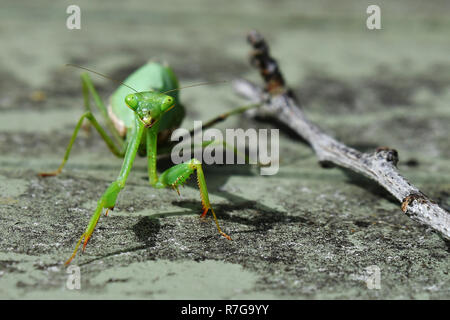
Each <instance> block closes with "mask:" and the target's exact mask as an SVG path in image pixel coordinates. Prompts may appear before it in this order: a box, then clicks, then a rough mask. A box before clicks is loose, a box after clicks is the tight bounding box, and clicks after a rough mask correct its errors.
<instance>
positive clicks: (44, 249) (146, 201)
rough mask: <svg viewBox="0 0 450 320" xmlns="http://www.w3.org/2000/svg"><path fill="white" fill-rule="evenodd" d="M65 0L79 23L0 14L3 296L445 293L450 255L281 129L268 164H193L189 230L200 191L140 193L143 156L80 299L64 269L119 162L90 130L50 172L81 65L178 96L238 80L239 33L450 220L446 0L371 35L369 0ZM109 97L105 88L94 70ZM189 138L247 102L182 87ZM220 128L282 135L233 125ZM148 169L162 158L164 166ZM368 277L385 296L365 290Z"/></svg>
mask: <svg viewBox="0 0 450 320" xmlns="http://www.w3.org/2000/svg"><path fill="white" fill-rule="evenodd" d="M177 2H178V3H173V2H172V1H171V2H169V3H167V4H162V3H161V2H160V1H155V2H153V3H150V4H148V2H147V1H142V2H141V1H127V5H126V6H124V4H123V2H122V1H110V2H108V4H107V5H102V6H101V7H97V6H95V5H94V4H93V3H91V2H89V1H78V4H79V5H80V7H81V10H82V29H81V30H78V31H77V30H67V29H66V27H65V19H66V17H67V14H66V13H65V11H66V7H67V6H68V5H69V4H70V3H69V2H67V3H66V2H64V1H63V2H58V4H55V3H54V2H53V1H39V2H32V3H31V2H28V3H27V5H25V4H22V3H20V2H17V1H12V0H6V1H5V4H4V6H5V7H6V8H7V9H8V10H2V11H0V18H1V19H0V34H1V38H2V46H1V47H0V92H1V95H0V298H6V299H11V298H20V299H23V298H25V299H28V298H38V299H47V298H49V299H50V298H56V299H73V298H87V299H88V298H94V299H98V298H125V299H128V298H137V299H142V298H143V299H183V298H184V299H186V298H193V299H197V298H198V299H205V298H206V299H223V298H225V299H260V298H261V299H321V298H331V299H334V298H340V299H342V298H350V299H422V298H425V299H428V298H432V299H449V298H450V276H449V266H450V261H449V243H448V242H446V241H445V240H443V239H442V238H441V237H440V236H439V235H437V234H435V233H434V232H432V231H430V230H429V229H427V228H425V227H423V226H420V225H418V224H417V223H415V222H413V221H411V220H410V219H408V218H407V217H406V216H405V215H404V214H403V213H402V212H401V210H400V204H399V203H397V202H396V201H395V200H394V199H392V197H390V196H389V195H388V194H387V193H386V192H385V191H384V190H383V189H382V188H380V187H378V186H377V185H376V184H374V183H372V182H371V181H368V180H366V179H364V178H362V177H360V176H357V175H355V174H353V173H351V172H348V171H344V170H341V169H337V168H335V169H322V168H321V167H320V166H319V165H318V163H317V159H316V158H315V156H314V153H313V152H312V150H311V149H310V148H309V147H308V146H307V145H305V144H304V143H302V141H301V140H299V139H298V138H295V137H294V136H293V135H292V134H291V133H290V132H287V131H285V130H284V129H283V128H282V131H281V137H280V170H279V172H278V174H277V175H274V176H261V175H259V170H258V168H257V167H252V166H243V165H222V166H220V165H216V166H209V167H207V168H206V170H205V174H206V178H207V183H208V188H209V189H210V198H211V201H212V203H213V205H214V207H215V211H216V213H217V214H218V217H219V220H220V222H221V224H222V227H223V228H224V229H225V231H226V232H227V233H229V234H230V235H231V236H232V237H233V241H227V240H226V239H224V238H221V237H220V236H219V235H218V234H217V232H216V229H215V226H214V223H213V221H212V220H211V219H210V220H207V221H206V223H203V222H202V221H200V219H199V217H198V216H199V213H200V211H201V205H200V201H199V194H198V190H197V189H196V186H195V182H194V181H191V183H189V184H188V186H186V187H185V188H183V189H181V197H178V196H177V194H176V192H174V191H172V190H155V189H152V188H151V187H149V185H148V182H147V176H146V161H145V159H142V158H140V159H137V160H136V162H135V165H134V168H133V170H132V173H131V174H130V178H129V180H128V182H127V186H126V188H125V189H124V191H123V192H122V193H121V194H120V196H119V199H118V204H117V207H116V209H115V210H114V212H112V213H110V215H109V216H108V217H106V218H105V217H102V218H101V219H100V222H99V224H98V227H97V229H96V231H95V233H94V236H93V237H92V239H91V241H90V243H89V244H88V247H87V250H86V252H85V253H84V254H80V255H78V256H77V257H76V259H75V260H74V261H73V265H77V266H79V267H80V272H81V289H80V290H69V289H67V287H66V281H67V278H68V274H67V273H66V269H65V268H64V266H63V261H65V259H67V258H68V257H69V256H70V254H71V252H72V250H73V248H74V245H75V242H76V240H77V239H78V237H79V236H80V235H81V233H82V232H83V230H84V228H85V226H86V225H87V223H88V221H89V218H90V216H91V214H92V212H93V210H94V208H95V205H96V202H97V200H98V198H99V197H100V195H101V193H102V192H103V191H104V189H105V188H106V187H107V185H108V184H109V183H110V182H111V181H112V180H113V179H114V178H115V177H116V176H117V174H118V172H119V169H120V165H121V160H120V159H118V158H115V157H114V156H113V155H112V154H110V153H109V151H108V149H107V148H106V147H105V145H104V143H103V141H102V140H101V139H100V138H99V137H98V135H97V134H96V133H95V132H94V131H92V133H91V135H86V134H84V133H82V134H81V135H80V137H79V138H78V140H77V141H76V143H75V146H74V149H73V153H72V156H71V157H70V160H69V162H68V164H67V167H66V169H65V170H64V172H63V173H62V174H61V175H60V176H58V177H55V178H46V179H43V178H39V177H37V173H38V172H39V171H42V170H51V169H55V168H56V167H57V166H58V165H59V163H60V161H61V159H62V156H63V154H64V150H65V147H66V145H67V143H68V141H69V139H70V136H71V134H72V130H73V128H74V126H75V123H76V121H77V119H78V117H79V116H80V115H81V113H82V111H83V108H82V94H81V84H80V81H79V73H80V72H79V70H76V69H71V68H66V67H64V64H66V63H76V64H80V65H83V66H87V67H90V68H93V69H95V70H99V71H101V72H104V73H107V74H109V75H112V76H113V77H115V78H119V79H123V78H124V77H125V76H126V75H127V74H128V73H129V72H131V71H132V70H133V69H135V68H136V67H138V66H139V65H140V64H142V63H144V62H145V61H146V60H148V59H150V58H153V59H158V60H160V61H167V62H169V63H170V64H171V65H172V66H173V67H174V69H175V71H176V73H177V74H178V75H179V78H180V81H181V84H182V85H189V84H193V83H197V82H202V81H212V80H231V79H233V78H235V77H245V78H248V79H253V80H255V81H259V78H258V75H257V74H256V72H255V71H254V70H252V69H251V68H250V66H249V65H248V61H247V52H248V50H249V48H248V46H247V45H246V43H245V34H246V32H247V31H248V30H250V29H253V28H255V29H258V30H259V31H260V32H261V33H262V34H263V35H265V36H266V38H267V39H268V41H269V43H270V44H271V48H272V52H273V55H274V56H275V57H277V58H278V60H279V62H280V64H281V66H282V68H283V70H284V71H285V75H286V78H287V81H288V83H289V84H290V85H291V86H292V87H293V88H294V90H295V91H296V92H297V94H298V95H299V96H300V97H301V101H302V102H303V104H304V107H305V110H306V113H307V115H308V116H309V117H310V118H311V119H312V120H313V121H315V122H316V123H318V124H319V125H320V126H321V127H322V128H324V129H325V130H327V131H328V132H330V133H331V134H333V135H334V136H335V137H337V138H338V139H339V140H341V141H343V142H345V143H346V144H348V145H350V146H353V147H356V148H358V149H359V150H370V149H374V148H376V147H378V146H389V147H392V148H395V149H397V150H398V151H399V155H400V162H399V165H398V166H399V168H400V170H401V172H402V174H404V175H405V176H406V177H407V178H408V179H409V180H410V181H411V182H412V183H414V184H415V185H417V186H418V187H419V188H420V189H421V190H422V191H423V192H425V193H426V194H427V195H428V196H430V197H431V198H432V199H434V200H436V201H437V202H438V203H439V204H440V205H442V206H443V207H444V208H446V209H447V210H448V209H449V207H450V174H449V168H450V163H449V160H448V159H449V156H450V151H449V150H450V148H449V146H450V145H449V140H448V136H449V131H448V124H449V120H450V108H449V102H450V62H449V57H448V52H450V42H449V41H448V34H449V31H450V23H449V20H448V15H449V13H450V6H449V3H448V1H433V3H422V2H421V1H396V2H395V3H392V2H391V1H378V4H379V5H380V6H381V9H382V30H379V31H368V30H367V29H366V27H365V19H366V17H367V15H366V13H365V11H366V8H367V6H368V5H369V4H371V3H369V2H366V1H358V3H357V4H355V2H351V1H340V2H339V5H338V4H336V3H335V2H334V1H325V2H321V3H320V4H319V3H318V2H317V3H316V2H314V4H312V3H311V2H307V1H304V2H300V1H277V2H271V1H258V2H256V1H255V2H252V1H245V4H244V3H243V2H242V1H227V2H221V3H214V4H212V3H210V2H209V1H189V4H187V2H185V1H177ZM93 78H94V81H95V84H96V86H97V88H98V89H99V92H100V94H101V95H102V97H103V98H104V99H105V100H106V99H107V97H108V95H109V94H110V93H111V92H112V91H113V90H114V88H115V84H114V83H112V82H109V81H107V80H105V79H102V78H98V77H95V76H93ZM181 98H182V100H183V101H184V104H185V105H187V106H188V112H187V118H186V120H185V122H184V124H183V126H184V127H186V128H191V127H192V126H193V120H207V119H209V118H211V117H213V116H214V115H217V114H219V113H221V112H223V111H225V110H229V109H231V108H232V107H235V106H238V105H239V104H240V103H242V100H240V99H239V98H237V97H236V96H234V94H233V92H232V90H231V87H230V86H229V85H214V86H205V87H199V88H195V89H189V90H186V91H183V92H181ZM219 127H220V128H222V129H224V128H237V127H239V128H250V127H256V128H277V127H278V125H277V124H273V123H261V122H251V121H248V120H246V119H244V118H234V119H229V120H227V121H226V122H224V123H222V124H221V125H220V126H219ZM159 166H160V168H164V167H168V166H169V163H167V162H160V163H159ZM374 265H375V266H378V268H379V269H380V279H381V283H380V284H381V288H380V289H379V290H369V289H368V288H367V286H366V282H365V280H364V279H365V276H366V275H367V272H366V268H367V267H369V266H374Z"/></svg>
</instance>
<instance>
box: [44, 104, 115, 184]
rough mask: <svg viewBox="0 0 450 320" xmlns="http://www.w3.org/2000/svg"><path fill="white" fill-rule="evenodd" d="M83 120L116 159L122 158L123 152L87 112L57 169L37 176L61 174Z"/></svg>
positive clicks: (81, 118) (76, 128)
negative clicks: (98, 135)
mask: <svg viewBox="0 0 450 320" xmlns="http://www.w3.org/2000/svg"><path fill="white" fill-rule="evenodd" d="M84 119H88V120H89V122H90V123H92V125H93V126H94V128H95V129H97V131H98V133H99V134H100V136H101V137H102V138H103V140H104V141H105V142H106V145H107V146H108V148H109V149H110V150H111V152H112V153H114V154H115V155H116V156H118V157H123V155H124V151H123V150H121V149H120V148H119V147H117V146H116V144H115V143H114V141H112V139H111V138H110V137H109V136H108V134H107V133H106V131H105V130H104V129H103V128H102V127H101V126H100V124H99V123H98V121H97V120H96V119H95V117H94V115H93V114H92V113H91V112H90V111H87V112H85V113H84V114H83V115H82V116H81V117H80V120H78V123H77V125H76V126H75V130H74V131H73V134H72V138H71V139H70V142H69V145H68V146H67V149H66V153H65V154H64V158H63V161H62V163H61V164H60V166H59V167H58V169H56V170H55V171H51V172H41V173H39V176H41V177H48V176H56V175H58V174H60V173H61V171H62V169H63V168H64V165H65V164H66V162H67V160H68V159H69V155H70V151H71V150H72V146H73V143H74V142H75V140H76V138H77V135H78V132H79V131H80V128H81V127H82V125H83V121H84Z"/></svg>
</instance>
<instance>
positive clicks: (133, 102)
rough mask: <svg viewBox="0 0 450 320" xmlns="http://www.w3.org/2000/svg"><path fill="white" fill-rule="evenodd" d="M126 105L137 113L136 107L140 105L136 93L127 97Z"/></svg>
mask: <svg viewBox="0 0 450 320" xmlns="http://www.w3.org/2000/svg"><path fill="white" fill-rule="evenodd" d="M125 103H126V104H127V106H128V107H129V108H130V109H133V110H134V111H136V107H137V105H138V99H137V97H136V95H135V94H134V93H132V94H129V95H127V96H126V97H125Z"/></svg>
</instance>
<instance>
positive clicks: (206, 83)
mask: <svg viewBox="0 0 450 320" xmlns="http://www.w3.org/2000/svg"><path fill="white" fill-rule="evenodd" d="M224 82H228V81H227V80H219V81H210V82H202V83H196V84H193V85H190V86H186V87H181V88H178V89H172V90H168V91H164V92H161V93H163V94H166V93H168V92H172V91H178V90H181V89H186V88H192V87H199V86H206V85H208V84H214V83H224Z"/></svg>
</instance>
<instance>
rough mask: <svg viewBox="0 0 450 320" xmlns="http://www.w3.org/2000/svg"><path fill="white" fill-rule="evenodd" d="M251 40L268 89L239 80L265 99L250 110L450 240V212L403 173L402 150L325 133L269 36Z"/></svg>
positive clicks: (254, 97) (253, 96)
mask: <svg viewBox="0 0 450 320" xmlns="http://www.w3.org/2000/svg"><path fill="white" fill-rule="evenodd" d="M248 42H249V43H250V44H251V46H252V47H253V51H252V53H251V63H252V65H253V66H255V67H256V68H258V69H259V71H260V73H261V75H262V77H263V79H264V82H265V88H264V89H263V88H260V87H258V86H256V85H254V84H252V83H250V82H248V81H246V80H235V81H234V82H233V88H234V90H235V91H236V92H237V93H238V94H240V95H242V96H244V97H246V98H247V99H249V100H250V101H251V102H252V103H263V104H264V105H263V106H262V107H260V108H258V109H254V110H249V111H247V114H248V115H250V116H252V117H254V116H259V117H260V116H263V117H268V116H269V117H273V118H275V119H277V120H278V121H281V122H282V123H284V124H285V125H287V126H288V127H289V128H291V129H292V130H294V131H295V132H296V133H297V134H299V135H300V136H301V137H302V138H303V139H305V140H306V141H307V142H308V143H309V144H310V145H311V147H312V148H313V149H314V151H315V153H316V155H317V157H318V158H319V161H320V163H321V164H322V165H323V166H330V165H338V166H341V167H345V168H348V169H350V170H353V171H356V172H359V173H360V174H363V175H365V176H367V177H369V178H371V179H372V180H375V181H376V182H378V183H379V184H380V185H382V186H383V187H384V188H385V189H386V190H387V191H389V192H390V193H391V194H392V195H393V196H394V197H395V198H396V199H397V200H399V201H400V202H401V209H402V211H403V212H404V213H405V214H406V215H407V216H408V217H410V218H411V219H413V220H415V221H417V222H419V223H421V224H424V225H427V226H430V227H431V228H433V229H434V230H436V231H438V232H439V233H440V234H442V235H443V236H444V237H445V238H447V239H450V214H449V213H448V212H447V211H446V210H444V209H443V208H441V207H440V206H439V205H438V204H436V203H435V202H434V201H432V200H430V199H429V198H428V197H427V196H426V195H425V194H423V193H422V192H421V191H420V190H419V189H417V188H416V187H415V186H413V185H412V184H411V183H410V182H408V181H407V180H406V179H405V178H404V177H403V176H401V175H400V173H399V172H398V170H397V167H396V165H397V162H398V153H397V151H396V150H394V149H389V148H386V147H380V148H378V149H376V150H375V151H374V152H371V153H362V152H359V151H357V150H355V149H352V148H350V147H348V146H346V145H344V144H343V143H341V142H339V141H337V140H335V139H333V138H332V137H330V136H329V135H327V134H326V133H324V132H323V131H322V130H321V129H320V128H319V127H318V126H317V125H315V124H314V123H312V122H310V121H309V120H308V119H307V118H306V117H305V114H304V113H303V111H302V109H301V108H300V107H299V104H298V102H297V100H296V98H295V97H294V95H293V94H292V92H291V91H290V90H289V89H288V88H287V87H286V85H285V82H284V79H283V76H282V73H281V71H280V69H279V66H278V64H277V62H276V60H274V59H273V58H272V57H271V56H270V53H269V47H268V45H267V43H266V41H265V40H264V38H263V37H262V36H261V35H260V34H259V33H257V32H255V31H252V32H251V33H249V35H248Z"/></svg>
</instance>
